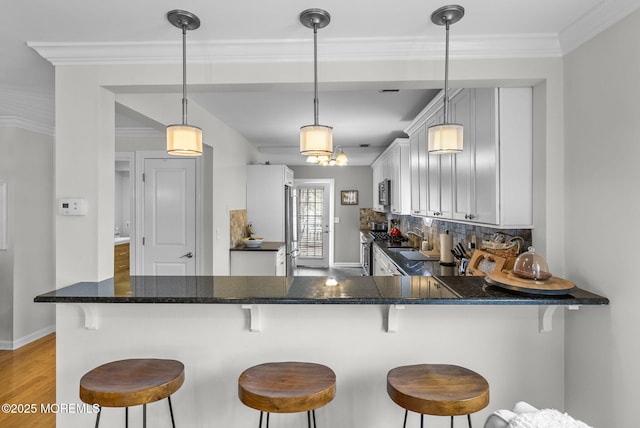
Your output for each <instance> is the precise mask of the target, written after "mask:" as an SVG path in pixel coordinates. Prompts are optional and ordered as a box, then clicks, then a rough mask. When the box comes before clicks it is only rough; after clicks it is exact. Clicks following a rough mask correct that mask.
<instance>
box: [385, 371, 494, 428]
mask: <svg viewBox="0 0 640 428" xmlns="http://www.w3.org/2000/svg"><path fill="white" fill-rule="evenodd" d="M387 392H388V393H389V397H391V399H392V400H393V401H394V402H395V403H396V404H397V405H399V406H400V407H402V408H404V409H405V412H404V424H403V427H406V426H407V413H408V412H409V410H411V411H412V412H416V413H420V427H421V428H422V427H423V426H424V415H425V414H427V415H436V416H451V427H452V428H453V417H454V416H459V415H467V421H468V423H469V428H471V413H474V412H477V411H479V410H482V409H484V408H485V407H487V405H488V404H489V383H488V382H487V380H486V379H485V378H484V377H482V376H480V375H479V374H478V373H476V372H474V371H471V370H469V369H466V368H464V367H459V366H453V365H446V364H417V365H413V366H403V367H396V368H395V369H392V370H390V371H389V373H388V374H387Z"/></svg>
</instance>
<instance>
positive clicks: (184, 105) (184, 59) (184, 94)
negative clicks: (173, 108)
mask: <svg viewBox="0 0 640 428" xmlns="http://www.w3.org/2000/svg"><path fill="white" fill-rule="evenodd" d="M182 124H183V125H186V124H187V24H182Z"/></svg>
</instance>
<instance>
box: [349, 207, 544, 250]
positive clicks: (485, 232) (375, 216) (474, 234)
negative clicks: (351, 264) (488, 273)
mask: <svg viewBox="0 0 640 428" xmlns="http://www.w3.org/2000/svg"><path fill="white" fill-rule="evenodd" d="M389 219H395V220H397V222H398V227H399V229H400V231H402V234H403V235H405V236H406V235H407V232H409V231H410V230H412V231H414V232H417V230H418V229H420V230H422V231H423V236H424V237H425V238H426V239H427V240H428V241H429V248H430V249H439V246H440V238H439V237H440V234H441V233H446V232H447V231H449V234H451V235H453V243H454V245H455V244H457V243H458V242H460V243H462V245H464V247H465V248H469V243H471V242H473V241H474V239H475V242H476V248H481V247H482V240H483V239H487V240H489V239H491V237H492V236H493V235H495V234H503V235H505V236H506V237H507V238H509V237H513V236H519V237H521V238H522V239H523V240H524V245H523V246H522V248H521V249H520V252H524V251H526V250H527V248H528V247H529V246H531V245H532V244H531V229H496V228H492V227H487V226H479V225H471V224H464V223H454V222H450V221H444V220H433V221H431V224H430V225H428V224H427V223H428V221H426V219H424V218H422V217H414V216H409V215H394V214H387V213H381V212H377V211H374V210H373V209H372V208H360V229H364V230H367V229H369V222H372V221H375V222H383V221H387V220H389Z"/></svg>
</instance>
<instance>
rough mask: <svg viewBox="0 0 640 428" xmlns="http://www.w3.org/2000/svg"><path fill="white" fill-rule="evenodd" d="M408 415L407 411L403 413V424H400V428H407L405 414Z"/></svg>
mask: <svg viewBox="0 0 640 428" xmlns="http://www.w3.org/2000/svg"><path fill="white" fill-rule="evenodd" d="M408 413H409V411H408V410H405V411H404V423H403V424H402V428H407V414H408Z"/></svg>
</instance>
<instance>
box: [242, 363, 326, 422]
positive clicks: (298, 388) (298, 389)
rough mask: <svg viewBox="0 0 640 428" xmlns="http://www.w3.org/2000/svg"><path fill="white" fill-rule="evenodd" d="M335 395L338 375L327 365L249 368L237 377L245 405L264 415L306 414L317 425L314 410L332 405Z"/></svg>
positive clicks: (290, 364) (297, 364)
mask: <svg viewBox="0 0 640 428" xmlns="http://www.w3.org/2000/svg"><path fill="white" fill-rule="evenodd" d="M335 394H336V375H335V373H334V372H333V370H331V369H330V368H329V367H327V366H323V365H321V364H316V363H306V362H275V363H265V364H259V365H257V366H253V367H251V368H248V369H247V370H245V371H244V372H242V374H241V375H240V377H239V378H238V398H240V401H242V403H244V404H245V405H246V406H248V407H251V408H253V409H256V410H260V425H259V426H260V427H261V426H262V415H263V412H264V413H267V427H268V426H269V413H296V412H307V422H308V425H309V427H311V416H313V425H314V426H315V409H317V408H319V407H322V406H324V405H325V404H327V403H329V402H330V401H331V400H333V398H334V397H335Z"/></svg>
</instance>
